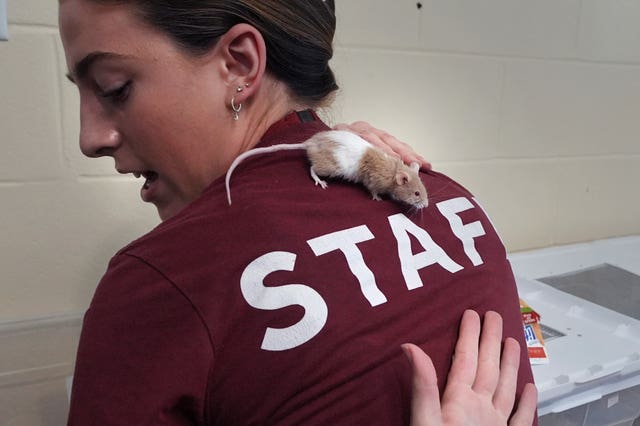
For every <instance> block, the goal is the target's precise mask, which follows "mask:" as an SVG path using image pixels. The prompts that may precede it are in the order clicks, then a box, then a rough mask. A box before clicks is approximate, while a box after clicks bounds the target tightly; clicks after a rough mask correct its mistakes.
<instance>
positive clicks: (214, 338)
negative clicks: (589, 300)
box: [60, 0, 535, 425]
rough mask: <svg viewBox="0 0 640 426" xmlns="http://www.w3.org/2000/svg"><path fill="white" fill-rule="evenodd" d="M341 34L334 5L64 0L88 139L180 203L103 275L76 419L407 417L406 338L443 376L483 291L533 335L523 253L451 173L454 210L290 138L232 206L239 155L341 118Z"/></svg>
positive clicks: (159, 201) (511, 329) (90, 314)
mask: <svg viewBox="0 0 640 426" xmlns="http://www.w3.org/2000/svg"><path fill="white" fill-rule="evenodd" d="M334 29H335V17H334V15H333V11H332V10H331V8H330V7H329V5H328V4H326V3H325V2H323V1H321V0H313V1H308V2H299V1H283V0H278V1H276V0H269V1H258V0H251V1H249V0H245V1H234V2H231V1H227V0H224V1H213V0H210V1H184V0H175V1H162V2H160V1H148V0H138V1H135V0H131V1H122V0H60V32H61V37H62V42H63V45H64V49H65V56H66V61H67V66H68V67H69V70H70V72H69V78H70V80H71V81H72V82H74V83H75V84H76V85H77V86H78V89H79V93H80V118H81V134H80V147H81V149H82V151H83V153H84V154H86V155H88V156H90V157H99V156H105V155H106V156H111V157H113V158H114V160H115V167H116V169H117V170H118V171H119V172H120V173H132V174H134V175H136V176H138V177H143V178H144V179H145V181H144V183H143V185H142V188H141V197H142V199H143V200H144V201H145V202H151V203H153V204H154V205H155V206H156V207H157V209H158V212H159V214H160V217H161V218H162V220H163V223H162V224H161V225H159V226H158V227H157V228H156V229H154V230H153V231H151V232H150V233H149V234H147V235H146V236H144V237H142V238H141V239H139V240H137V241H135V242H133V243H132V244H130V245H129V246H127V247H125V248H124V249H122V250H121V251H120V252H119V253H118V254H117V255H116V256H115V257H114V258H113V259H112V261H111V263H110V265H109V268H108V270H107V272H106V274H105V276H104V277H103V279H102V281H101V283H100V285H99V286H98V289H97V290H96V293H95V296H94V299H93V301H92V303H91V306H90V308H89V310H88V311H87V314H86V316H85V322H84V325H83V333H82V337H81V342H80V346H79V349H78V359H77V367H76V374H75V378H74V391H73V396H72V402H71V413H70V419H69V423H70V424H101V425H107V424H248V423H261V424H262V423H267V424H271V423H281V424H296V423H305V424H332V423H341V421H342V422H345V421H346V422H348V423H350V424H360V423H364V422H366V423H367V424H371V423H379V424H394V423H399V422H404V423H406V422H408V420H409V416H410V410H409V404H410V398H409V392H410V389H411V386H410V383H411V371H410V368H409V366H408V365H407V363H406V361H405V360H403V357H402V354H401V351H400V350H399V347H400V344H402V343H404V342H406V341H413V342H418V343H420V344H421V346H422V347H423V348H426V349H427V351H428V352H429V353H430V354H431V358H432V360H433V365H434V368H435V370H434V371H435V373H437V374H438V375H440V376H441V377H442V376H443V375H444V374H445V373H446V372H447V371H448V370H449V368H450V366H451V355H452V353H453V350H454V346H455V343H456V339H457V333H456V325H457V324H458V323H459V321H460V318H461V317H462V315H463V312H464V311H465V310H466V309H467V308H472V309H475V310H477V311H479V312H481V313H485V312H487V311H489V310H495V311H496V312H498V314H500V315H501V316H502V317H504V318H505V336H508V337H512V338H516V339H517V341H518V342H519V343H520V345H522V344H523V338H522V327H521V324H520V322H519V312H518V305H517V295H516V292H515V285H514V282H513V276H512V274H511V271H510V269H509V265H508V262H507V261H506V258H505V252H504V248H503V247H502V245H501V244H500V241H499V239H498V237H497V235H496V234H495V231H494V230H493V228H492V227H491V225H490V223H489V221H488V219H487V218H486V216H485V215H484V214H483V213H482V210H481V209H480V208H479V207H478V206H477V205H476V204H475V202H474V201H473V198H472V197H471V195H470V194H469V193H468V192H467V191H466V190H464V188H462V187H460V186H459V185H457V184H456V183H454V182H452V181H451V180H449V179H448V178H446V177H444V176H442V175H440V174H438V173H435V172H430V173H425V174H423V176H422V178H423V181H424V182H425V184H426V186H427V188H428V190H429V191H431V196H432V201H433V203H434V205H432V206H430V207H429V208H428V209H425V210H424V211H421V212H419V214H410V213H409V212H407V209H406V208H405V207H404V206H402V205H399V204H397V203H394V202H392V201H384V202H377V201H372V200H371V199H370V197H369V196H368V195H367V194H366V192H364V191H363V190H362V188H360V187H358V186H355V185H350V184H346V183H339V182H335V183H333V182H332V183H331V185H330V187H329V188H328V189H327V190H324V191H323V190H321V189H319V188H316V187H314V186H313V185H312V184H310V181H309V179H308V174H307V167H308V166H307V161H306V158H305V156H304V153H303V152H287V153H277V154H276V155H265V156H261V157H256V158H252V159H251V160H247V161H246V163H243V164H242V165H241V166H240V167H238V168H237V169H236V171H235V172H234V178H233V183H232V191H233V199H234V202H233V205H232V206H229V205H228V204H227V202H226V194H225V191H224V183H223V175H224V173H225V171H226V170H227V168H228V167H229V165H230V163H231V162H232V160H233V159H234V158H235V157H236V156H237V155H238V154H240V153H242V152H244V151H246V150H248V149H251V148H253V147H256V146H266V145H273V144H275V143H294V142H300V141H303V140H305V139H307V138H309V137H310V136H312V135H313V134H315V133H317V132H319V131H323V130H326V129H327V126H326V125H325V124H324V123H322V122H321V121H320V120H319V119H318V117H317V115H316V114H315V112H314V111H313V109H314V108H318V107H321V106H324V105H326V104H327V103H328V102H329V100H330V98H331V94H332V93H333V92H334V91H335V90H336V89H337V85H336V83H335V79H334V76H333V73H332V72H331V69H330V68H329V66H328V61H329V59H330V58H331V56H332V47H331V43H332V38H333V32H334ZM467 322H468V321H467ZM463 323H464V321H463ZM478 324H479V322H478ZM492 336H493V337H492V338H493V341H494V342H495V341H497V342H499V341H500V338H499V337H497V338H496V336H495V333H494V334H493V335H492ZM461 340H462V339H461ZM471 340H473V338H472V339H471ZM475 341H476V342H477V338H476V340H475ZM509 341H510V340H509ZM510 346H512V345H510ZM493 347H494V348H495V345H494V346H493ZM406 348H407V349H406V350H407V353H408V354H409V355H411V359H414V360H416V359H418V358H416V356H419V352H416V350H415V349H416V348H415V347H411V346H408V347H406ZM480 352H481V353H483V351H482V348H481V351H480ZM491 353H492V354H493V355H495V351H492V352H491ZM498 353H499V350H498ZM416 354H417V355H416ZM514 354H515V352H514V351H511V350H510V351H507V352H506V353H505V356H506V358H507V359H508V360H511V361H513V358H518V355H517V354H515V356H514ZM463 358H464V357H463ZM494 358H495V357H494ZM520 364H521V366H522V368H521V369H520V371H519V373H518V374H519V375H518V381H517V388H518V394H520V393H521V392H522V389H523V387H524V385H525V383H527V382H531V381H532V377H531V371H530V368H529V366H528V363H527V360H526V357H525V355H524V352H523V355H522V356H520ZM419 365H422V364H419ZM465 365H466V364H465ZM505 365H513V363H512V362H507V363H506V364H505ZM419 371H424V370H423V369H420V370H419ZM429 371H431V370H429ZM434 371H431V372H434ZM453 371H456V369H455V368H454V370H453ZM478 371H480V367H479V368H478ZM493 371H494V373H495V371H497V370H496V369H494V370H493ZM500 371H502V370H500ZM416 377H423V378H424V377H427V379H426V380H427V381H429V380H430V379H429V377H432V375H431V376H430V375H427V376H424V375H423V376H421V375H420V374H417V375H416ZM431 381H432V380H431ZM512 382H513V381H512ZM440 386H442V385H440ZM491 393H493V392H491ZM530 393H531V391H528V392H527V395H529V394H530ZM436 396H437V395H436ZM431 398H432V399H433V393H431ZM427 399H428V398H427ZM485 399H486V398H485ZM524 399H526V400H527V401H530V398H528V399H527V398H524ZM490 400H491V398H490ZM436 401H437V398H436ZM443 403H444V401H443ZM534 405H535V404H534ZM528 406H530V404H528ZM491 409H492V408H490V410H489V411H491ZM443 411H444V406H443ZM506 411H508V410H506ZM501 412H502V413H503V417H504V412H505V408H504V404H501ZM372 419H373V420H372ZM414 420H415V419H414Z"/></svg>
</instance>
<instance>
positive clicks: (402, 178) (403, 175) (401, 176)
mask: <svg viewBox="0 0 640 426" xmlns="http://www.w3.org/2000/svg"><path fill="white" fill-rule="evenodd" d="M407 182H409V173H407V172H405V171H404V170H401V171H399V172H398V173H396V183H397V184H398V185H405V184H406V183H407Z"/></svg>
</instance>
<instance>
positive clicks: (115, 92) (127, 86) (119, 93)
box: [100, 81, 131, 104]
mask: <svg viewBox="0 0 640 426" xmlns="http://www.w3.org/2000/svg"><path fill="white" fill-rule="evenodd" d="M130 91H131V81H127V82H126V83H124V84H123V85H122V86H118V87H116V88H115V89H112V90H108V91H106V92H103V93H100V97H101V98H103V99H106V100H108V101H109V102H112V103H114V104H123V103H124V102H125V101H126V100H127V98H128V97H129V92H130Z"/></svg>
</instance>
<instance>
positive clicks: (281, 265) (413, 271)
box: [240, 197, 486, 351]
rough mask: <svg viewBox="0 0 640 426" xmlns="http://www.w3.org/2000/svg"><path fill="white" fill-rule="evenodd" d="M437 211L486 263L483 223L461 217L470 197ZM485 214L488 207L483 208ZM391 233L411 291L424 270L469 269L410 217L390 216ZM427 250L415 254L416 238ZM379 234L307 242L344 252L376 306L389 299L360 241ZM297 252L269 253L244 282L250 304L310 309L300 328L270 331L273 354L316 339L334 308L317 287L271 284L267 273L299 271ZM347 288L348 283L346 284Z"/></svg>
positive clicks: (318, 251)
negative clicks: (481, 247) (479, 241)
mask: <svg viewBox="0 0 640 426" xmlns="http://www.w3.org/2000/svg"><path fill="white" fill-rule="evenodd" d="M436 208H437V209H438V211H439V212H440V214H442V215H443V216H444V217H445V218H446V219H447V221H448V222H449V225H450V227H451V232H452V234H453V235H454V236H455V237H456V238H457V239H459V240H460V241H461V242H462V246H463V249H464V253H465V254H466V256H467V257H468V258H469V260H470V261H471V262H472V263H473V266H474V267H475V266H478V265H482V264H483V263H484V261H483V259H482V257H481V256H480V253H478V251H477V249H476V245H475V239H476V238H478V237H480V236H482V235H486V231H485V229H484V227H483V226H482V223H481V222H480V221H479V220H477V221H474V222H471V223H468V224H464V223H463V222H462V219H461V218H460V216H459V213H461V212H463V211H467V210H469V209H472V208H475V205H474V204H472V203H471V201H469V200H468V199H467V198H464V197H458V198H453V199H450V200H446V201H441V202H439V203H436ZM480 210H481V211H482V208H480ZM387 219H388V221H389V225H390V227H391V231H392V233H393V235H394V237H395V239H396V242H397V248H398V258H399V261H400V268H401V270H402V275H403V277H404V280H405V284H406V287H407V289H408V290H414V289H417V288H419V287H422V286H423V285H424V283H423V282H422V279H421V278H420V274H419V271H420V270H421V269H424V268H426V267H428V266H431V265H435V264H438V265H439V266H440V267H442V268H444V269H445V270H447V271H449V272H450V273H452V274H454V273H456V272H458V271H460V270H462V269H464V268H463V266H461V265H459V264H458V263H456V262H455V261H454V260H453V259H452V258H451V257H449V255H448V254H447V253H446V252H445V251H444V249H443V248H442V247H441V246H439V245H438V244H437V243H436V242H435V241H434V240H433V238H432V237H431V235H429V233H428V232H427V231H426V230H425V229H423V228H421V227H419V226H418V225H416V224H415V223H413V222H412V221H411V220H410V219H409V218H407V217H406V216H405V215H404V214H401V213H400V214H395V215H392V216H389V217H388V218H387ZM412 237H413V238H414V239H415V240H416V241H417V242H418V243H420V245H421V246H422V248H423V249H424V250H423V251H420V252H418V253H413V251H412V248H411V238H412ZM374 238H375V236H374V235H373V233H372V232H371V230H370V229H369V228H368V227H367V226H366V225H359V226H356V227H353V228H348V229H344V230H341V231H336V232H331V233H329V234H325V235H321V236H319V237H316V238H312V239H310V240H308V241H307V244H309V246H310V247H311V250H312V251H313V253H314V254H315V255H316V256H322V255H324V254H327V253H330V252H332V251H336V250H340V251H341V252H342V254H343V255H344V257H345V259H346V261H347V265H348V267H349V270H350V271H351V273H352V274H353V275H354V276H355V278H356V279H357V280H358V283H359V285H360V291H361V292H362V295H363V296H364V298H365V299H366V300H367V302H369V304H370V305H371V306H372V307H375V306H379V305H382V304H384V303H387V298H386V297H385V295H384V294H383V293H382V291H381V290H380V288H379V287H378V285H377V283H376V277H375V275H374V273H373V271H372V270H371V269H370V268H369V267H368V266H367V263H366V261H365V259H364V256H363V254H362V251H361V250H360V249H359V248H358V244H359V243H363V242H365V241H370V240H373V239H374ZM295 262H296V254H295V253H290V252H285V251H273V252H270V253H266V254H264V255H262V256H260V257H258V258H257V259H255V260H254V261H252V262H251V263H250V264H249V265H248V266H247V267H246V268H245V270H244V271H243V273H242V276H241V278H240V289H241V291H242V295H243V296H244V298H245V300H246V301H247V303H248V304H249V305H250V306H252V307H254V308H256V309H262V310H278V309H282V308H285V307H287V306H293V305H299V306H302V307H303V308H304V311H305V312H304V316H303V317H302V319H300V321H298V322H297V323H296V324H293V325H291V326H289V327H285V328H272V327H266V330H265V333H264V338H263V340H262V345H261V348H262V349H264V350H267V351H284V350H287V349H292V348H295V347H297V346H300V345H302V344H304V343H306V342H308V341H309V340H311V339H313V338H314V337H315V336H316V335H317V334H318V333H320V331H321V330H322V328H323V327H324V326H325V324H326V323H327V319H328V315H329V310H328V307H327V304H326V302H325V300H324V299H323V298H322V296H321V295H320V294H319V293H318V292H317V291H316V290H314V289H313V288H312V287H310V286H308V285H304V284H283V285H280V286H272V285H270V286H268V287H267V286H265V285H264V280H265V278H266V277H267V275H269V274H271V273H272V272H276V271H289V272H291V271H293V270H294V267H295ZM340 284H341V285H344V283H340Z"/></svg>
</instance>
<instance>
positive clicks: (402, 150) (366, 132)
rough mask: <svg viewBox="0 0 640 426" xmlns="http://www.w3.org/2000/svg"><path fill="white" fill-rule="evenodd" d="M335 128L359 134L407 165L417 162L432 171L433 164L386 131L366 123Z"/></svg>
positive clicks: (342, 125)
mask: <svg viewBox="0 0 640 426" xmlns="http://www.w3.org/2000/svg"><path fill="white" fill-rule="evenodd" d="M333 128H334V129H335V130H347V131H350V132H353V133H357V134H358V135H359V136H360V137H362V138H363V139H364V140H366V141H367V142H369V143H371V144H372V145H374V146H375V147H377V148H379V149H381V150H382V151H383V152H386V153H387V154H389V155H392V156H394V157H398V158H400V159H401V160H402V161H403V162H404V163H406V164H411V163H412V162H416V163H418V164H419V165H420V167H421V168H424V169H427V170H430V169H431V163H429V162H428V161H427V160H425V159H424V158H423V157H422V156H421V155H419V154H418V153H416V152H415V151H414V150H413V148H412V147H411V146H410V145H408V144H406V143H404V142H402V141H400V140H399V139H397V138H396V137H394V136H393V135H391V134H389V133H387V132H385V131H384V130H381V129H377V128H375V127H373V126H372V125H371V124H369V123H367V122H365V121H356V122H353V123H351V124H344V123H341V124H337V125H335V126H334V127H333Z"/></svg>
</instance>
